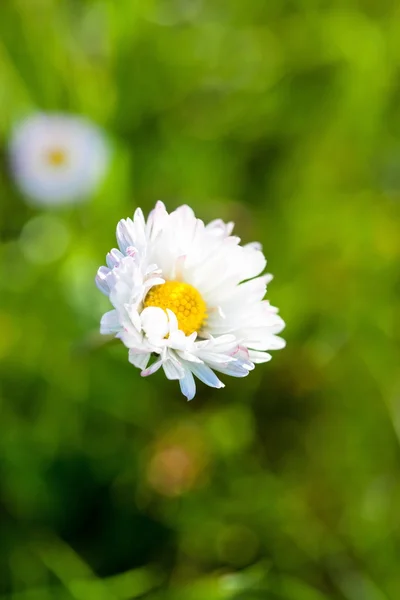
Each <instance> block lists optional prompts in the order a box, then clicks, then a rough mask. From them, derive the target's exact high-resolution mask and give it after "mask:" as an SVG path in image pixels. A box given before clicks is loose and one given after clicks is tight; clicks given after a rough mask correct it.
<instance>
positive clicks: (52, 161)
mask: <svg viewBox="0 0 400 600" xmlns="http://www.w3.org/2000/svg"><path fill="white" fill-rule="evenodd" d="M46 160H47V162H48V164H49V165H51V166H52V167H62V166H63V165H65V163H66V162H67V154H66V152H65V151H64V150H63V149H62V148H53V149H51V150H49V151H48V152H46Z"/></svg>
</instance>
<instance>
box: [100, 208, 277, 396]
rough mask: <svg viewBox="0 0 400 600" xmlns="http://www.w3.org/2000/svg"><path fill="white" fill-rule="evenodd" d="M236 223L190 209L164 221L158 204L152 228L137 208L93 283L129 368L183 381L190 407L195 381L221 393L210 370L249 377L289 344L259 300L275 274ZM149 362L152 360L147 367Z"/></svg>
mask: <svg viewBox="0 0 400 600" xmlns="http://www.w3.org/2000/svg"><path fill="white" fill-rule="evenodd" d="M232 229H233V223H228V224H226V223H224V222H223V221H221V220H216V221H212V222H211V223H209V224H208V225H204V223H203V221H201V220H200V219H196V217H195V215H194V213H193V211H192V209H191V208H189V207H188V206H181V207H179V208H178V209H177V210H175V211H174V212H172V213H171V214H168V213H167V211H166V209H165V206H164V204H163V203H162V202H157V204H156V207H155V209H154V210H153V211H152V212H151V213H150V215H149V218H148V220H147V223H146V221H145V219H144V216H143V213H142V211H141V210H140V208H138V209H137V210H136V212H135V215H134V219H133V221H132V220H131V219H126V220H122V221H120V222H119V223H118V227H117V240H118V245H119V250H117V249H115V248H114V249H113V250H111V252H109V254H108V255H107V265H108V266H107V267H100V269H99V270H98V273H97V277H96V283H97V286H98V287H99V289H100V290H101V291H102V292H103V293H104V294H106V295H107V296H109V297H110V300H111V303H112V304H113V306H114V310H111V311H110V312H107V313H106V314H105V315H103V318H102V320H101V327H100V331H101V333H103V334H112V333H113V334H115V335H116V337H118V338H120V339H121V340H122V341H123V343H124V344H125V346H127V348H129V361H130V362H131V363H132V364H133V365H135V366H136V367H138V368H140V369H141V371H142V373H141V374H142V375H143V376H147V375H151V374H152V373H154V372H155V371H157V370H158V369H159V368H160V367H162V368H163V369H164V372H165V375H166V376H167V377H168V379H177V380H179V383H180V386H181V390H182V393H183V394H184V395H185V396H186V397H187V398H188V400H191V399H192V398H193V397H194V395H195V392H196V387H195V382H194V378H193V375H196V377H198V378H199V379H200V380H201V381H203V382H204V383H206V384H207V385H209V386H211V387H215V388H221V387H224V385H223V383H222V382H221V381H220V380H219V379H218V377H217V376H216V374H215V372H214V371H219V372H220V373H225V374H227V375H232V376H233V377H244V376H246V375H247V374H248V373H249V371H251V370H252V369H254V365H255V364H256V363H262V362H266V361H268V360H270V359H271V355H270V354H268V352H267V350H277V349H280V348H283V347H284V345H285V342H284V340H282V338H280V337H277V335H276V334H277V333H279V332H280V331H281V330H282V329H283V328H284V326H285V324H284V322H283V321H282V319H281V318H280V317H279V316H278V315H277V312H278V311H277V309H276V308H274V307H273V306H271V305H270V304H269V302H268V301H267V300H263V298H264V295H265V292H266V285H267V283H268V282H269V281H270V280H271V279H272V277H271V275H261V276H259V275H260V273H261V272H262V271H263V270H264V267H265V265H266V260H265V257H264V255H263V253H262V251H261V247H260V245H259V244H258V243H252V244H247V245H245V246H240V244H239V243H240V239H239V238H238V237H235V236H232V235H231V232H232ZM152 355H156V360H155V361H154V362H153V363H152V364H151V365H150V366H148V365H149V362H150V359H151V356H152Z"/></svg>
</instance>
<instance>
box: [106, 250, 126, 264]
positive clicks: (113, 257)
mask: <svg viewBox="0 0 400 600" xmlns="http://www.w3.org/2000/svg"><path fill="white" fill-rule="evenodd" d="M123 258H124V255H123V254H122V252H120V251H119V250H117V248H113V249H112V250H111V251H110V252H109V253H108V254H107V257H106V261H107V265H108V266H109V267H110V269H113V268H114V267H116V266H117V265H118V264H119V263H120V262H121V260H122V259H123Z"/></svg>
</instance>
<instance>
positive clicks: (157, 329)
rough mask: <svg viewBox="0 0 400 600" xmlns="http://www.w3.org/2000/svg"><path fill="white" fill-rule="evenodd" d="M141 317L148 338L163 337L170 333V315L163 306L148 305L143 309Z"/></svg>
mask: <svg viewBox="0 0 400 600" xmlns="http://www.w3.org/2000/svg"><path fill="white" fill-rule="evenodd" d="M140 318H141V321H142V328H143V331H144V332H145V334H146V335H147V337H148V338H154V339H159V338H160V339H162V338H164V337H165V336H166V335H167V334H168V332H169V325H168V317H167V315H166V313H165V311H164V310H163V309H162V308H158V307H157V306H148V307H147V308H145V309H144V310H143V311H142V313H141V315H140Z"/></svg>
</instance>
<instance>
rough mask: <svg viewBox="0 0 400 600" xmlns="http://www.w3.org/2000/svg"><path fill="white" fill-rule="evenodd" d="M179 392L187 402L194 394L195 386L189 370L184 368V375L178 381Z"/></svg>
mask: <svg viewBox="0 0 400 600" xmlns="http://www.w3.org/2000/svg"><path fill="white" fill-rule="evenodd" d="M179 385H180V386H181V392H182V394H183V395H184V396H186V398H187V399H188V400H192V399H193V398H194V396H195V394H196V384H195V381H194V377H193V375H192V373H191V371H190V369H187V368H185V375H184V377H182V379H180V380H179Z"/></svg>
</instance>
